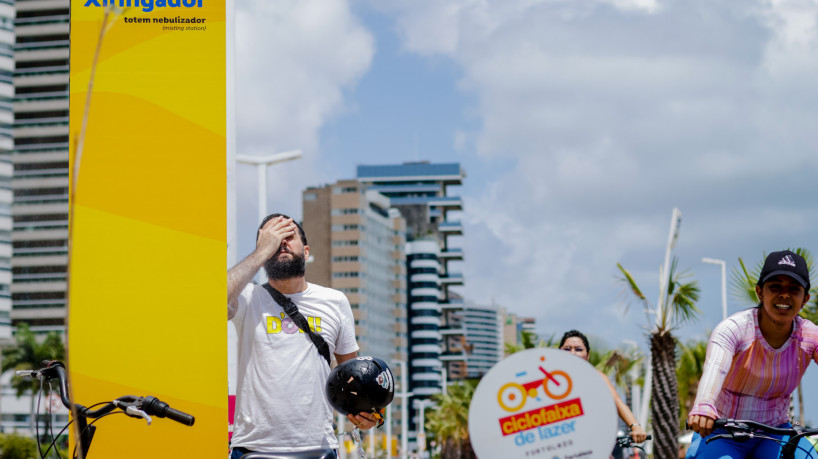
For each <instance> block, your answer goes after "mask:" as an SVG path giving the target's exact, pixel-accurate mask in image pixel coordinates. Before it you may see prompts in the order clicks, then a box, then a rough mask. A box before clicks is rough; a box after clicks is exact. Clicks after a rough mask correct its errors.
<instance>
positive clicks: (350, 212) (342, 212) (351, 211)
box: [330, 208, 359, 217]
mask: <svg viewBox="0 0 818 459" xmlns="http://www.w3.org/2000/svg"><path fill="white" fill-rule="evenodd" d="M358 213H359V212H358V209H355V208H348V209H332V211H331V212H330V215H332V216H333V217H337V216H339V215H357V214H358Z"/></svg>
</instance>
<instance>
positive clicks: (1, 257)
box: [0, 0, 14, 345]
mask: <svg viewBox="0 0 818 459" xmlns="http://www.w3.org/2000/svg"><path fill="white" fill-rule="evenodd" d="M13 98H14V3H13V2H11V1H6V0H0V345H7V344H9V343H10V342H11V231H12V224H11V202H12V196H13V193H12V190H11V177H12V172H13V170H14V168H13V167H12V165H11V152H12V150H13V149H14V142H13V141H12V137H11V128H12V125H13V124H14V111H13V106H12V101H13Z"/></svg>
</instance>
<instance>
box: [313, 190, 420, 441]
mask: <svg viewBox="0 0 818 459" xmlns="http://www.w3.org/2000/svg"><path fill="white" fill-rule="evenodd" d="M302 198H303V216H304V219H303V222H302V226H303V227H304V231H305V232H306V233H307V242H308V243H309V246H310V262H309V264H308V265H307V266H308V267H307V280H308V281H309V282H313V283H316V284H319V285H325V286H328V287H332V288H334V289H337V290H340V291H342V292H344V294H345V295H346V296H347V298H348V299H349V302H350V305H351V306H352V314H353V316H354V318H355V334H356V336H357V338H358V345H359V346H360V348H361V349H360V351H359V352H358V353H359V354H360V355H368V356H374V357H379V358H381V359H383V360H385V361H386V362H387V363H388V364H390V366H391V369H392V372H393V374H394V375H395V379H396V381H400V377H401V376H400V368H399V367H398V366H397V365H395V362H397V361H404V362H405V361H406V360H407V345H408V342H407V324H406V318H407V314H406V254H405V251H404V250H405V245H406V239H405V233H406V221H405V220H404V219H403V217H402V216H401V215H400V212H398V210H397V209H394V208H392V207H391V205H390V202H389V198H387V197H386V196H384V195H382V194H380V193H378V192H377V191H372V190H367V188H366V186H365V185H364V184H362V183H359V182H358V181H356V180H341V181H338V182H336V183H334V184H331V185H326V186H321V187H313V188H308V189H306V190H304V191H303V193H302ZM401 403H403V401H402V400H401V399H400V398H398V397H395V401H394V403H393V406H391V407H390V409H391V413H392V423H393V431H395V432H397V431H398V430H397V429H398V426H399V425H400V405H401Z"/></svg>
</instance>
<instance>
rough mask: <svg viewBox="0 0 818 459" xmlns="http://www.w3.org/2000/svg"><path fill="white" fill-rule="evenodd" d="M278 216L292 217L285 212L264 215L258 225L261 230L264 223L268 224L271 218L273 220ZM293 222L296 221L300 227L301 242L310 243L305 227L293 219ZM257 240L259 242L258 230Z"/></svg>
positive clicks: (296, 224)
mask: <svg viewBox="0 0 818 459" xmlns="http://www.w3.org/2000/svg"><path fill="white" fill-rule="evenodd" d="M276 217H284V218H290V217H289V216H288V215H284V214H270V215H268V216H266V217H264V220H262V221H261V224H260V225H258V229H259V230H261V229H262V228H264V225H266V224H267V222H269V221H270V220H272V219H274V218H276ZM293 223H295V226H297V227H298V234H300V235H301V243H302V244H304V245H308V244H307V234H306V233H304V228H302V227H301V225H299V224H298V222H297V221H295V220H293ZM256 242H258V230H257V231H256Z"/></svg>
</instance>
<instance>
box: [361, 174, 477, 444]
mask: <svg viewBox="0 0 818 459" xmlns="http://www.w3.org/2000/svg"><path fill="white" fill-rule="evenodd" d="M464 177H465V174H464V173H463V170H462V169H461V168H460V165H459V164H456V163H449V164H432V163H429V162H416V163H405V164H398V165H374V166H369V165H362V166H358V168H357V178H358V181H359V182H361V183H363V184H366V185H367V186H368V188H369V189H371V190H375V191H378V192H380V193H382V194H384V195H386V196H387V197H389V199H390V200H391V203H392V206H393V207H396V208H397V209H399V210H400V213H401V215H403V217H404V218H405V219H406V228H407V234H406V237H407V241H408V242H409V243H408V244H407V250H406V260H407V268H408V272H407V275H408V281H407V288H408V292H409V296H408V301H407V305H408V311H409V389H410V390H411V391H412V393H413V396H412V397H413V400H414V401H415V402H418V403H415V402H413V404H412V405H410V407H411V408H412V414H411V415H410V418H409V428H410V430H411V431H412V433H411V434H410V443H409V444H410V448H411V445H413V444H414V443H415V442H414V440H413V438H417V432H416V430H417V426H418V424H419V422H418V421H419V416H420V412H421V411H422V406H423V404H424V403H425V402H423V401H422V399H428V398H429V397H431V396H432V395H433V394H436V393H439V392H441V390H442V382H443V380H445V379H446V378H447V377H448V379H461V378H465V377H466V376H467V371H466V346H465V339H464V338H465V335H464V330H463V328H462V325H461V324H460V322H459V318H458V316H457V314H458V311H460V310H461V309H462V307H463V300H462V295H459V294H458V293H457V292H456V289H457V288H458V287H459V286H462V285H463V275H462V274H460V273H458V272H456V271H455V270H453V269H452V268H453V262H454V263H455V264H456V262H459V261H462V260H463V251H462V249H460V248H458V247H454V246H453V245H452V244H451V240H450V237H451V236H460V235H462V234H463V228H462V226H461V223H460V222H459V221H458V220H456V219H455V218H453V217H454V215H453V214H456V213H457V212H459V211H462V209H463V202H462V200H461V198H460V197H458V196H455V195H452V194H450V191H451V190H450V188H451V187H456V186H459V185H462V183H463V178H464ZM444 371H445V374H443V372H444Z"/></svg>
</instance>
